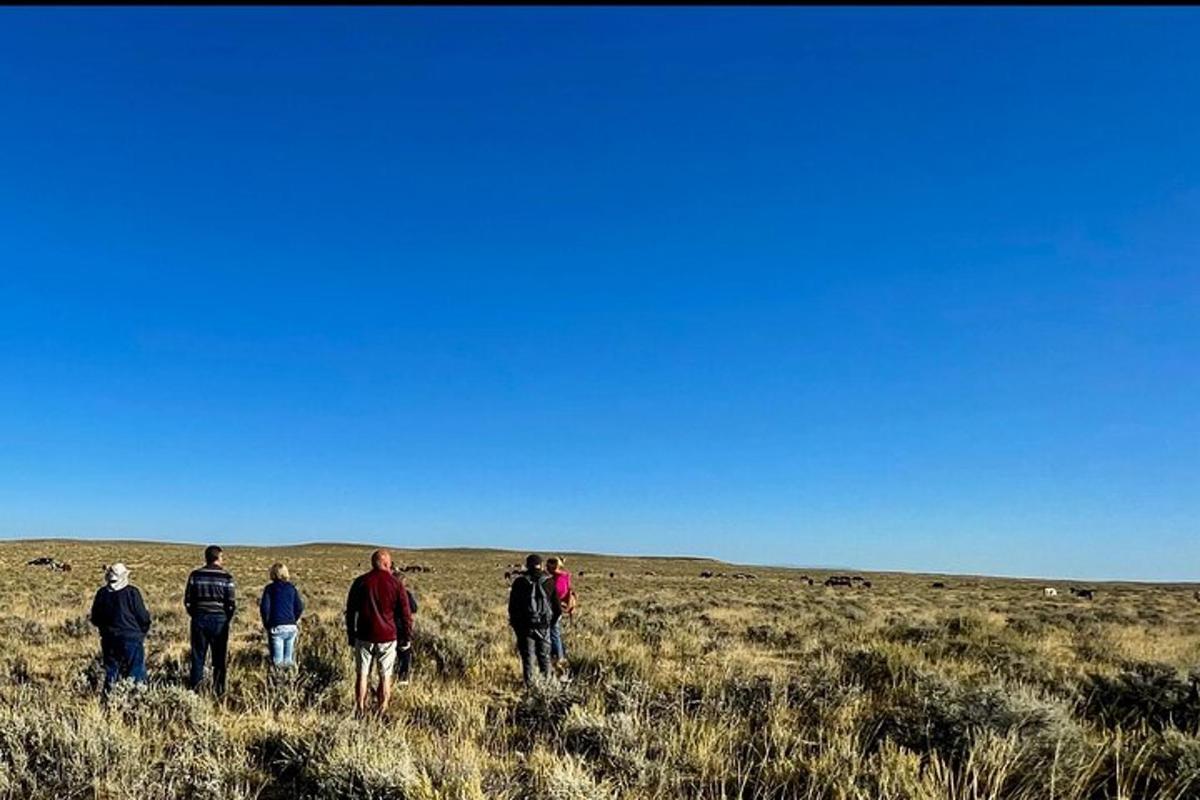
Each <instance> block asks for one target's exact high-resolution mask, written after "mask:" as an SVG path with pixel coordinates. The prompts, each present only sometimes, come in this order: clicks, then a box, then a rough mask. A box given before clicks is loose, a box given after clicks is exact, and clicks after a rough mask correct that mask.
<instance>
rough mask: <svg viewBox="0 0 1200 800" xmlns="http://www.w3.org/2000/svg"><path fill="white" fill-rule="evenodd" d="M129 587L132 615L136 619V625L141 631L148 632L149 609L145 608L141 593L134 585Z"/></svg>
mask: <svg viewBox="0 0 1200 800" xmlns="http://www.w3.org/2000/svg"><path fill="white" fill-rule="evenodd" d="M129 589H130V590H131V591H132V592H133V615H134V617H135V618H136V619H137V624H138V627H139V628H141V630H142V633H143V634H146V633H149V632H150V609H148V608H146V601H145V600H143V599H142V593H141V592H140V591H139V590H138V588H137V587H136V586H130V587H129Z"/></svg>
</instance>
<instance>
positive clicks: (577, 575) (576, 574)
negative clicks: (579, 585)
mask: <svg viewBox="0 0 1200 800" xmlns="http://www.w3.org/2000/svg"><path fill="white" fill-rule="evenodd" d="M575 577H576V578H582V577H583V570H579V572H576V573H575Z"/></svg>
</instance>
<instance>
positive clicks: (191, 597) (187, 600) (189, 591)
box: [183, 575, 196, 617]
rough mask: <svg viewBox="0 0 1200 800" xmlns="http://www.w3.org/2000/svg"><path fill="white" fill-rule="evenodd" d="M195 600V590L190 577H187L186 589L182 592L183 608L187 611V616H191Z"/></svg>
mask: <svg viewBox="0 0 1200 800" xmlns="http://www.w3.org/2000/svg"><path fill="white" fill-rule="evenodd" d="M195 600H196V589H195V586H194V585H193V584H192V576H191V575H188V579H187V588H185V589H184V590H183V607H184V609H185V610H186V611H187V613H188V616H189V617H190V616H192V605H193V604H194V603H195Z"/></svg>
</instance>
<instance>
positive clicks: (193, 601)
mask: <svg viewBox="0 0 1200 800" xmlns="http://www.w3.org/2000/svg"><path fill="white" fill-rule="evenodd" d="M183 606H184V608H186V609H187V612H188V616H190V617H191V618H192V674H191V679H190V681H189V685H190V686H191V688H192V690H193V691H195V690H197V689H198V688H199V686H200V682H201V681H202V680H203V679H204V661H205V658H206V657H207V656H208V651H209V650H210V649H211V650H212V685H213V691H214V692H215V693H216V695H217V696H218V697H221V696H224V694H225V658H226V655H227V654H228V650H229V625H230V623H231V622H232V621H233V613H234V611H235V610H236V608H237V606H236V603H235V601H234V584H233V576H232V575H230V574H229V573H228V572H227V571H226V570H225V567H224V560H223V558H222V550H221V548H220V547H218V546H217V545H215V544H214V545H210V546H209V547H207V548H205V550H204V566H203V567H201V568H200V569H197V570H193V571H192V574H191V575H189V576H188V581H187V589H186V590H185V591H184V594H183Z"/></svg>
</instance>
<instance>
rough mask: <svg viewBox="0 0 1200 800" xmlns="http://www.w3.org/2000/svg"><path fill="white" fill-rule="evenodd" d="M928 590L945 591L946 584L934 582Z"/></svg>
mask: <svg viewBox="0 0 1200 800" xmlns="http://www.w3.org/2000/svg"><path fill="white" fill-rule="evenodd" d="M930 588H933V589H945V588H946V584H944V583H942V582H941V581H934V582H933V583H932V584H931V587H930Z"/></svg>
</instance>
